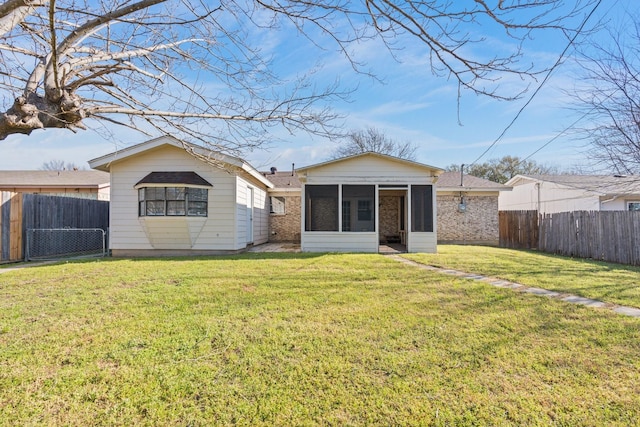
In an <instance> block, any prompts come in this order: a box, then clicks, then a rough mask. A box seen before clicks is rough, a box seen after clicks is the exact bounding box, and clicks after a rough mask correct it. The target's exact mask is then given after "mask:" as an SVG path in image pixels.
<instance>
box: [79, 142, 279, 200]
mask: <svg viewBox="0 0 640 427" xmlns="http://www.w3.org/2000/svg"><path fill="white" fill-rule="evenodd" d="M163 145H170V146H173V147H176V148H180V149H183V150H185V152H186V153H190V154H193V155H194V156H195V158H197V159H198V160H200V161H202V162H205V163H207V164H209V165H212V166H215V167H219V168H220V167H221V168H224V167H227V166H231V167H233V168H237V169H240V170H243V171H245V172H246V173H248V174H249V175H251V176H252V177H253V178H255V179H257V180H258V181H260V182H261V183H262V184H264V185H265V186H267V187H268V188H273V184H272V183H271V181H269V180H268V179H266V178H265V177H264V176H263V175H262V174H261V173H260V172H258V171H257V170H256V169H255V168H254V167H253V166H251V165H250V164H249V163H247V162H246V161H244V160H243V159H241V158H239V157H233V156H229V155H227V154H224V153H220V152H218V151H213V150H209V149H207V148H205V147H202V146H200V145H195V144H191V143H188V142H185V141H181V140H179V139H177V138H174V137H172V136H161V137H158V138H154V139H150V140H149V141H145V142H142V143H140V144H136V145H132V146H130V147H126V148H123V149H122V150H118V151H114V152H113V153H109V154H106V155H104V156H101V157H97V158H95V159H92V160H89V166H90V167H91V168H93V169H97V170H101V171H105V172H108V171H109V170H110V168H111V164H112V163H115V162H118V161H121V160H124V159H128V158H131V157H134V156H136V155H138V154H141V153H144V152H146V151H149V150H153V149H155V148H158V147H161V146H163Z"/></svg>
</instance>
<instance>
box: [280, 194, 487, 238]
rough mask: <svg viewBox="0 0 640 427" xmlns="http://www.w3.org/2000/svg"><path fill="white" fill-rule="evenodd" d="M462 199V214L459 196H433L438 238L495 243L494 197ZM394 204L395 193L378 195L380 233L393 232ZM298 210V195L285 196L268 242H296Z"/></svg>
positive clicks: (383, 234) (394, 228) (298, 221)
mask: <svg viewBox="0 0 640 427" xmlns="http://www.w3.org/2000/svg"><path fill="white" fill-rule="evenodd" d="M465 200H466V202H467V212H466V213H464V214H463V213H460V212H458V204H459V203H460V196H459V195H443V194H438V195H437V203H438V241H439V242H441V243H444V242H456V243H463V242H466V243H478V244H489V245H497V244H498V240H499V235H498V231H499V229H498V196H497V195H486V196H465ZM397 203H398V198H397V197H396V196H381V197H380V221H381V224H380V230H381V236H385V235H386V234H389V235H392V234H397V231H396V230H397V221H398V219H397ZM392 211H395V212H396V213H395V214H394V213H392ZM300 213H301V206H300V196H285V214H284V215H275V214H271V215H270V218H269V241H270V242H296V243H299V242H300V224H301V223H300ZM385 218H386V220H384V219H385ZM392 231H394V232H392Z"/></svg>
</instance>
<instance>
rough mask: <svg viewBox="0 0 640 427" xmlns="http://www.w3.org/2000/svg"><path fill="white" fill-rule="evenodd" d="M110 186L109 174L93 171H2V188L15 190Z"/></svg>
mask: <svg viewBox="0 0 640 427" xmlns="http://www.w3.org/2000/svg"><path fill="white" fill-rule="evenodd" d="M105 184H106V185H108V184H109V174H108V173H105V172H100V171H92V170H89V171H87V170H64V171H48V170H19V171H12V170H9V171H6V170H5V171H0V187H13V188H28V187H38V188H45V187H48V188H54V187H74V188H83V187H84V188H94V187H95V188H98V187H100V186H103V185H105Z"/></svg>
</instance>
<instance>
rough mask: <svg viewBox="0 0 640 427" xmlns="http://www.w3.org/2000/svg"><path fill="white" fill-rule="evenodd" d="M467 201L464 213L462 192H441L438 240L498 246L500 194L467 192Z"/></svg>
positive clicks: (438, 198)
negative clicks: (460, 209)
mask: <svg viewBox="0 0 640 427" xmlns="http://www.w3.org/2000/svg"><path fill="white" fill-rule="evenodd" d="M465 201H466V205H467V209H466V212H465V213H461V212H458V205H459V204H460V195H446V194H438V195H437V203H438V242H440V243H445V242H448V243H477V244H486V245H498V241H499V234H498V233H499V228H498V195H497V194H496V195H489V194H487V195H478V196H468V195H467V196H465Z"/></svg>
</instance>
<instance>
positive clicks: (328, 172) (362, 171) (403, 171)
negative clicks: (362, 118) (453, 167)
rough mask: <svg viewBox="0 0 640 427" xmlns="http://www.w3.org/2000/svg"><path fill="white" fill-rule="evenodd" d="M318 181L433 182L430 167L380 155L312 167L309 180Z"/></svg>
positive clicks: (309, 181) (350, 182)
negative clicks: (427, 168) (429, 171)
mask: <svg viewBox="0 0 640 427" xmlns="http://www.w3.org/2000/svg"><path fill="white" fill-rule="evenodd" d="M303 176H304V175H303ZM315 181H322V182H323V183H341V184H357V183H363V182H376V183H407V182H415V183H428V184H430V183H431V181H432V178H431V174H430V173H428V171H427V170H426V168H425V167H421V166H419V165H413V164H411V163H407V162H400V161H393V160H390V159H386V158H381V157H376V156H363V157H356V158H352V159H347V160H345V161H341V162H335V163H330V164H327V165H323V166H319V167H318V168H314V169H312V170H310V171H309V172H308V179H307V183H308V184H316V183H317V182H315Z"/></svg>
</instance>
